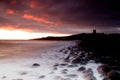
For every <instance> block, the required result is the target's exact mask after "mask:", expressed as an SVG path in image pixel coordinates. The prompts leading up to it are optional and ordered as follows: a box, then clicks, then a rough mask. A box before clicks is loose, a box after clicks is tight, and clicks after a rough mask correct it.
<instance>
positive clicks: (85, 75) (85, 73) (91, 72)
mask: <svg viewBox="0 0 120 80" xmlns="http://www.w3.org/2000/svg"><path fill="white" fill-rule="evenodd" d="M83 73H84V77H88V76H90V75H93V71H92V69H91V68H88V69H87V70H85V71H83Z"/></svg>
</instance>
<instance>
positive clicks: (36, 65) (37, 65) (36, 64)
mask: <svg viewBox="0 0 120 80" xmlns="http://www.w3.org/2000/svg"><path fill="white" fill-rule="evenodd" d="M32 66H33V67H39V66H40V64H38V63H34V64H33V65H32Z"/></svg>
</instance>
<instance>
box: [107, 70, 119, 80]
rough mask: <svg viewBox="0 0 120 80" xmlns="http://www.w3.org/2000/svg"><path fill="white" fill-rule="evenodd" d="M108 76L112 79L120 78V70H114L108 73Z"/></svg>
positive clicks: (117, 79)
mask: <svg viewBox="0 0 120 80" xmlns="http://www.w3.org/2000/svg"><path fill="white" fill-rule="evenodd" d="M107 77H108V78H109V79H110V80H120V72H118V71H114V70H112V71H110V72H108V73H107Z"/></svg>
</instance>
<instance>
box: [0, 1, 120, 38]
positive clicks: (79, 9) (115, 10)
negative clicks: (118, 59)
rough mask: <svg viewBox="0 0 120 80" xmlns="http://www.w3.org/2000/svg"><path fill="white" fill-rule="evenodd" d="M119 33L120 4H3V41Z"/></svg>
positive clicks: (0, 20) (0, 19)
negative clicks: (95, 31) (96, 32)
mask: <svg viewBox="0 0 120 80" xmlns="http://www.w3.org/2000/svg"><path fill="white" fill-rule="evenodd" d="M93 29H96V30H97V31H98V32H106V33H120V4H119V0H0V39H29V38H37V37H46V36H66V35H71V34H79V33H83V32H84V33H88V32H92V30H93Z"/></svg>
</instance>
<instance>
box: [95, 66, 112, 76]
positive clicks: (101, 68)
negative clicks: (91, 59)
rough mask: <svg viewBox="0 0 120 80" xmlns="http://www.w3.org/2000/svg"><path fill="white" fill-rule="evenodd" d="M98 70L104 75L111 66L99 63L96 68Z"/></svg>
mask: <svg viewBox="0 0 120 80" xmlns="http://www.w3.org/2000/svg"><path fill="white" fill-rule="evenodd" d="M97 70H98V72H99V73H101V74H104V75H106V74H107V73H108V72H109V71H111V70H112V69H111V67H110V66H108V65H105V64H104V65H101V66H99V67H98V68H97Z"/></svg>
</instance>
